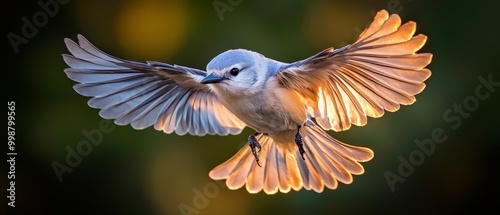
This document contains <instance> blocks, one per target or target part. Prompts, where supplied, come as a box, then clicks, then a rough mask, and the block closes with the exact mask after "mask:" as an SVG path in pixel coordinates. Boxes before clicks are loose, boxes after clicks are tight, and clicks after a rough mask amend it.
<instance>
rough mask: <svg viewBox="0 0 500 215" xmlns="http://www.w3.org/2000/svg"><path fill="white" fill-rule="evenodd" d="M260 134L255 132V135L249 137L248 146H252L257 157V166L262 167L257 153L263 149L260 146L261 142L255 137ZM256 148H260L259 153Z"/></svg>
mask: <svg viewBox="0 0 500 215" xmlns="http://www.w3.org/2000/svg"><path fill="white" fill-rule="evenodd" d="M259 134H260V132H255V133H254V134H252V135H250V136H249V137H248V146H250V149H251V150H252V154H253V156H254V157H255V161H256V162H257V165H259V166H260V167H261V165H260V163H259V157H258V156H257V153H259V152H260V150H261V149H262V147H261V146H260V144H259V141H257V139H256V138H255V136H257V135H259ZM255 148H258V149H259V151H258V152H257V151H255Z"/></svg>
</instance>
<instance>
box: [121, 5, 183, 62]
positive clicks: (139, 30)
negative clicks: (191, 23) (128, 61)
mask: <svg viewBox="0 0 500 215" xmlns="http://www.w3.org/2000/svg"><path fill="white" fill-rule="evenodd" d="M187 17H188V16H187V9H186V5H185V3H184V1H180V0H172V1H159V0H146V1H128V2H127V3H124V4H123V5H122V8H121V10H120V12H119V13H118V15H117V19H116V22H117V23H116V32H117V35H118V36H117V39H118V41H119V43H120V45H121V46H122V47H123V48H124V49H125V50H124V51H125V52H126V53H125V54H126V55H127V54H128V55H131V54H133V55H134V56H138V57H142V58H146V59H151V58H155V59H159V58H160V57H161V58H163V59H164V58H168V57H169V56H172V55H174V54H175V53H176V52H177V51H178V49H179V48H180V47H181V44H182V42H183V37H184V35H185V33H186V29H187V26H186V25H187Z"/></svg>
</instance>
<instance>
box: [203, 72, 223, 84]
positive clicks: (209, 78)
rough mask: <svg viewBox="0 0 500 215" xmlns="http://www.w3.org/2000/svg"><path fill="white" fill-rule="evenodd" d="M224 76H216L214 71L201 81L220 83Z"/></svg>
mask: <svg viewBox="0 0 500 215" xmlns="http://www.w3.org/2000/svg"><path fill="white" fill-rule="evenodd" d="M222 79H223V78H221V77H217V76H215V75H214V74H213V73H212V74H210V75H208V76H207V77H205V78H204V79H203V80H201V81H200V83H202V84H213V83H219V82H220V81H222Z"/></svg>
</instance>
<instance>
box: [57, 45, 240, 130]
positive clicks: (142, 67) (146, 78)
mask: <svg viewBox="0 0 500 215" xmlns="http://www.w3.org/2000/svg"><path fill="white" fill-rule="evenodd" d="M64 42H65V44H66V46H67V48H68V50H69V52H70V54H63V60H64V61H65V62H66V64H67V65H68V66H69V67H70V68H67V69H65V70H64V72H65V73H66V75H67V76H68V78H70V79H71V80H73V81H76V82H77V84H76V85H75V86H74V87H73V88H74V89H75V91H76V92H77V93H79V94H80V95H83V96H87V97H92V98H90V99H89V101H88V104H89V106H90V107H93V108H97V109H101V110H100V112H99V114H100V115H101V116H102V117H103V118H105V119H114V122H115V123H116V124H118V125H127V124H130V125H131V126H132V127H133V128H135V129H144V128H146V127H149V126H154V128H155V129H156V130H162V131H164V132H165V133H172V132H176V133H177V134H180V135H183V134H186V133H189V134H191V135H198V136H203V135H206V134H211V135H214V134H217V135H227V134H238V133H240V132H241V130H242V129H243V128H244V127H245V124H244V123H243V122H242V121H241V120H240V119H238V118H237V117H236V116H235V115H234V114H232V113H231V112H230V111H229V110H227V108H225V107H224V106H223V105H222V104H221V103H220V102H219V100H218V99H217V97H216V96H215V95H214V94H213V93H212V92H211V91H210V90H209V89H208V88H207V87H206V86H205V85H203V84H201V83H199V81H200V80H201V79H203V78H204V77H205V76H206V73H205V72H204V71H201V70H197V69H192V68H188V67H183V66H178V65H170V64H166V63H161V62H155V61H150V62H147V63H140V62H133V61H127V60H122V59H119V58H115V57H113V56H111V55H108V54H106V53H104V52H102V51H100V50H99V49H97V48H96V47H95V46H94V45H92V44H91V43H90V42H88V40H87V39H85V38H84V37H83V36H81V35H78V43H75V42H74V41H72V40H70V39H65V40H64Z"/></svg>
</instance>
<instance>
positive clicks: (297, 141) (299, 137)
mask: <svg viewBox="0 0 500 215" xmlns="http://www.w3.org/2000/svg"><path fill="white" fill-rule="evenodd" d="M300 127H301V126H300V125H299V127H298V128H297V133H296V134H295V144H297V146H298V147H299V152H300V156H302V159H303V160H305V158H304V153H306V151H305V150H304V141H303V139H302V134H300Z"/></svg>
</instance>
